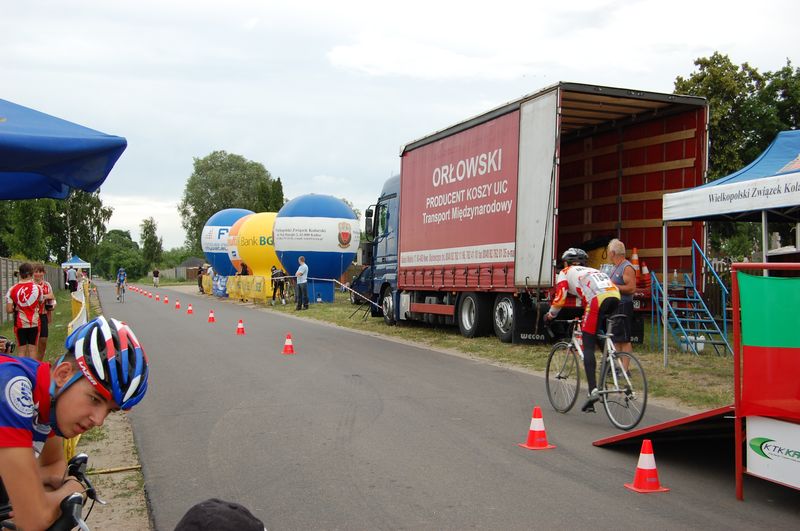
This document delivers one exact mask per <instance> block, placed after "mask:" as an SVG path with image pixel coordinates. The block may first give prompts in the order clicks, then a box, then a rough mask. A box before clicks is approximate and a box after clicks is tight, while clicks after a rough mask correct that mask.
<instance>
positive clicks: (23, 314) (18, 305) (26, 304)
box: [6, 280, 43, 328]
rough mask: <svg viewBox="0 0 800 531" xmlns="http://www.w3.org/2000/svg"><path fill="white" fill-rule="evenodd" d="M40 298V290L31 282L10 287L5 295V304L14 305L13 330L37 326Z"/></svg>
mask: <svg viewBox="0 0 800 531" xmlns="http://www.w3.org/2000/svg"><path fill="white" fill-rule="evenodd" d="M42 296H43V295H42V288H41V287H40V286H39V285H38V284H36V283H35V282H34V281H33V280H25V281H23V282H20V283H18V284H14V285H13V286H11V289H9V290H8V293H7V294H6V302H7V303H11V304H13V305H14V313H15V318H14V328H35V327H38V326H39V313H40V311H41V310H40V307H41V304H42V301H43V299H42Z"/></svg>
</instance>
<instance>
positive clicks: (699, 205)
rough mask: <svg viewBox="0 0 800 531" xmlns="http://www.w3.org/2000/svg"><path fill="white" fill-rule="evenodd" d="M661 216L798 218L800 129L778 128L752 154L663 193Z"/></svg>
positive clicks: (679, 218)
mask: <svg viewBox="0 0 800 531" xmlns="http://www.w3.org/2000/svg"><path fill="white" fill-rule="evenodd" d="M663 205H664V211H663V218H664V221H682V220H690V219H695V220H703V221H726V220H727V221H763V220H765V219H768V220H769V221H788V222H792V223H799V222H800V131H782V132H780V133H778V136H776V137H775V140H773V141H772V144H770V145H769V147H768V148H767V149H766V150H764V152H763V153H762V154H761V155H759V156H758V157H757V158H756V160H754V161H753V162H751V163H750V164H748V165H747V166H745V167H744V168H742V169H741V170H739V171H736V172H733V173H731V174H730V175H727V176H725V177H721V178H719V179H717V180H715V181H711V182H709V183H706V184H703V185H700V186H698V187H696V188H690V189H688V190H682V191H680V192H675V193H672V194H664V203H663Z"/></svg>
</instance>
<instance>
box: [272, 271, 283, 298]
mask: <svg viewBox="0 0 800 531" xmlns="http://www.w3.org/2000/svg"><path fill="white" fill-rule="evenodd" d="M285 278H286V273H285V272H284V271H283V270H282V269H278V268H277V267H275V266H272V305H273V306H275V295H276V294H277V293H280V294H281V304H286V293H285V292H284V288H285V284H286V282H285Z"/></svg>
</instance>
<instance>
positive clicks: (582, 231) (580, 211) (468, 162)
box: [354, 82, 708, 343]
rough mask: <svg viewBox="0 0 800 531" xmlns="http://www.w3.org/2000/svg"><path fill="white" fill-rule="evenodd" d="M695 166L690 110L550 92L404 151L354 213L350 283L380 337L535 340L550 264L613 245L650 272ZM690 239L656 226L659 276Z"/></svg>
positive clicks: (568, 87) (703, 108)
mask: <svg viewBox="0 0 800 531" xmlns="http://www.w3.org/2000/svg"><path fill="white" fill-rule="evenodd" d="M707 154H708V105H707V103H706V100H705V99H704V98H700V97H694V96H682V95H675V94H665V93H655V92H646V91H642V90H630V89H622V88H613V87H605V86H596V85H588V84H582V83H571V82H559V83H556V84H554V85H552V86H549V87H547V88H544V89H542V90H540V91H538V92H535V93H532V94H528V95H526V96H523V97H522V98H519V99H517V100H514V101H511V102H509V103H506V104H504V105H501V106H499V107H497V108H495V109H492V110H490V111H488V112H486V113H483V114H481V115H478V116H475V117H472V118H469V119H467V120H464V121H462V122H459V123H457V124H455V125H452V126H450V127H447V128H445V129H442V130H439V131H436V132H433V133H431V134H429V135H427V136H424V137H422V138H420V139H418V140H414V141H412V142H409V143H408V144H406V145H404V146H403V147H402V149H401V152H400V157H401V168H400V174H399V175H396V176H394V177H391V178H390V179H388V180H387V181H386V182H385V183H384V185H383V190H382V191H381V194H380V197H379V198H378V200H377V202H376V203H375V204H374V205H372V206H370V207H369V208H368V209H367V211H366V214H365V218H366V220H365V221H366V223H365V234H366V239H367V240H368V241H367V242H366V244H365V247H364V249H363V261H364V265H365V266H366V267H365V269H364V270H363V271H362V273H361V275H360V276H359V278H358V279H357V281H356V282H355V283H354V284H355V285H357V284H359V283H360V284H361V285H363V286H366V289H365V290H364V292H366V293H367V294H368V295H369V297H370V298H371V299H372V301H373V302H374V303H375V304H374V305H373V308H374V309H373V315H375V316H380V315H382V316H383V319H384V320H385V321H386V323H387V324H389V325H392V324H395V323H396V322H398V321H404V320H416V321H423V322H427V323H431V324H435V325H458V327H459V330H460V332H461V334H462V335H464V336H465V337H473V336H477V335H488V334H491V333H494V334H495V335H496V336H497V337H498V338H499V339H500V340H501V341H503V342H515V343H527V342H540V341H545V340H547V335H546V333H545V332H546V331H545V329H544V327H543V322H542V317H543V313H544V311H546V308H547V306H548V304H549V300H550V297H551V295H552V288H553V286H554V281H555V276H556V275H557V273H558V271H559V269H560V267H561V266H560V263H559V257H560V255H561V253H562V252H563V251H564V250H565V249H567V248H569V247H583V248H587V247H590V246H591V244H592V242H595V244H596V243H597V242H604V243H605V242H607V241H608V240H609V239H610V238H612V237H618V238H620V239H621V240H622V241H623V242H624V243H625V245H626V247H627V249H628V250H629V251H630V250H632V249H634V248H637V250H638V257H639V259H641V260H642V261H644V262H645V263H646V264H649V268H650V269H652V270H654V271H661V270H662V269H661V265H662V264H661V260H662V258H663V257H662V247H661V243H662V219H661V212H662V210H661V196H662V195H663V194H664V193H667V192H672V191H677V190H683V189H685V188H690V187H694V186H697V185H700V184H702V183H703V182H705V177H706V168H707ZM704 231H705V228H704V225H703V224H702V223H700V222H685V223H675V224H670V225H669V227H668V233H667V239H668V243H669V256H668V257H667V261H668V263H667V265H668V267H669V270H670V271H672V270H677V271H688V270H691V260H692V258H691V256H692V254H691V248H692V243H691V242H692V240H696V241H698V242H703V241H705V240H704ZM604 243H603V244H602V245H601V246H599V247H598V249H599V254H601V255H602V252H603V249H604ZM590 255H592V253H590ZM590 265H598V264H590ZM648 304H649V299H648V297H647V296H646V294H643V293H637V296H636V297H635V301H634V306H635V307H636V308H637V309H638V310H640V311H649V307H648ZM572 305H573V307H574V310H575V312H574V313H575V314H579V313H580V308H579V307H578V306H579V302H578V301H573V303H572ZM634 325H635V326H634V335H636V334H637V327H636V323H634ZM641 333H642V331H641V319H640V320H639V327H638V334H639V336H641ZM638 340H641V337H638Z"/></svg>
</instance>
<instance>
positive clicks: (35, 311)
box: [6, 262, 44, 358]
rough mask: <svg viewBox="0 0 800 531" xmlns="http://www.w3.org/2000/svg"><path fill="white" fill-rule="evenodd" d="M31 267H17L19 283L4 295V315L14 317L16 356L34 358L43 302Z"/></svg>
mask: <svg viewBox="0 0 800 531" xmlns="http://www.w3.org/2000/svg"><path fill="white" fill-rule="evenodd" d="M32 277H33V266H32V265H31V264H30V263H28V262H25V263H23V264H22V265H20V266H19V282H17V283H16V284H14V285H13V286H11V288H10V289H9V290H8V293H7V294H6V313H9V314H13V315H14V335H15V336H17V346H18V348H19V350H18V351H17V352H18V355H19V356H25V357H28V358H33V357H35V356H36V343H37V342H38V341H39V322H40V315H41V306H42V304H43V302H44V295H43V293H42V288H41V287H40V286H39V285H38V284H36V283H35V282H34V281H33V278H32Z"/></svg>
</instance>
